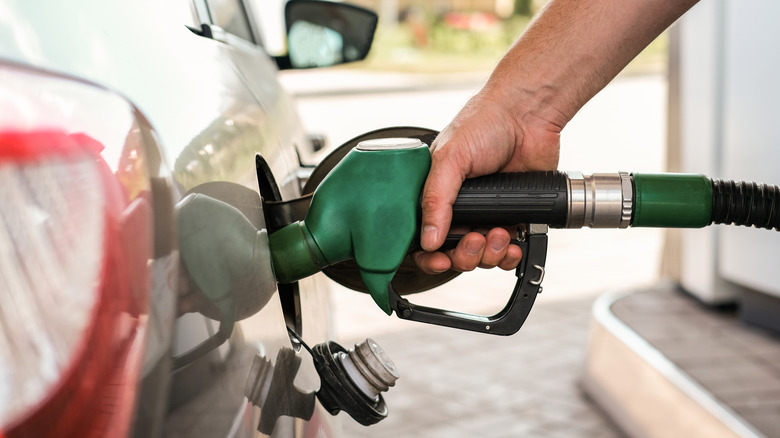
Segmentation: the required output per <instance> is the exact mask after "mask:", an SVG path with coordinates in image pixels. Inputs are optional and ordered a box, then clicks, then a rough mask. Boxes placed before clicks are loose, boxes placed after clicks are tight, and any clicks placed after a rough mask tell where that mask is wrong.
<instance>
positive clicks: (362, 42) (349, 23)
mask: <svg viewBox="0 0 780 438" xmlns="http://www.w3.org/2000/svg"><path fill="white" fill-rule="evenodd" d="M284 16H285V23H286V25H287V55H285V56H280V57H276V63H277V65H278V66H279V69H282V70H284V69H298V68H300V69H303V68H317V67H329V66H333V65H339V64H346V63H348V62H354V61H360V60H362V59H365V57H366V55H368V51H369V49H370V48H371V42H372V41H373V39H374V31H375V30H376V26H377V22H378V17H377V15H376V14H375V13H374V12H373V11H370V10H368V9H365V8H361V7H359V6H354V5H350V4H346V3H334V2H330V1H322V0H293V1H290V2H288V3H287V4H286V6H285V10H284Z"/></svg>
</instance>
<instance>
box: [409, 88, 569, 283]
mask: <svg viewBox="0 0 780 438" xmlns="http://www.w3.org/2000/svg"><path fill="white" fill-rule="evenodd" d="M499 96H501V95H500V94H499ZM501 97H503V98H504V99H506V97H505V96H501ZM513 108H517V105H513ZM561 129H562V126H560V125H558V124H555V123H552V122H549V121H546V120H543V119H541V118H539V117H536V116H534V115H533V114H532V113H528V114H527V115H525V116H520V117H518V115H517V114H514V113H513V111H512V110H510V105H508V104H507V103H504V102H503V101H502V100H501V99H500V98H495V97H494V96H492V95H491V91H490V90H489V89H488V88H487V87H486V88H485V89H483V90H482V92H480V93H479V94H477V95H476V96H475V97H473V98H472V99H471V100H470V101H469V102H468V103H467V104H466V106H464V108H463V109H462V110H461V111H460V113H459V114H458V115H457V116H456V117H455V119H454V120H453V121H452V122H451V123H450V124H449V126H447V127H446V128H445V129H444V130H443V131H442V132H441V133H440V134H439V135H438V136H437V138H436V140H435V141H434V142H433V145H432V146H431V154H432V164H431V170H430V173H429V174H428V179H427V181H426V183H425V187H424V188H423V195H422V226H421V233H422V234H421V236H420V243H421V246H422V247H423V249H424V250H425V251H421V252H418V253H416V254H414V259H415V262H416V263H417V265H418V266H419V267H420V268H421V269H422V270H423V271H425V272H428V273H439V272H444V271H446V270H448V269H454V270H458V271H470V270H473V269H475V268H476V267H477V266H479V267H483V268H493V267H496V266H498V267H500V268H502V269H505V270H509V269H513V268H514V267H516V266H517V264H518V263H519V262H520V259H521V257H522V254H521V251H520V248H519V247H517V246H515V245H510V244H509V241H510V235H509V232H508V231H507V230H505V229H503V228H495V229H492V230H490V231H488V232H487V233H486V234H484V235H483V234H482V233H477V232H470V233H468V234H466V235H465V236H464V237H463V239H461V241H460V243H458V246H457V247H456V248H455V249H454V250H450V251H447V253H443V252H438V251H436V250H437V249H438V248H439V247H440V246H441V245H442V243H444V239H445V237H446V235H447V233H448V230H449V228H450V222H451V220H452V204H453V202H454V201H455V198H456V197H457V195H458V190H459V189H460V186H461V184H462V183H463V181H464V180H465V179H466V178H473V177H477V176H481V175H487V174H491V173H496V172H513V171H514V172H519V171H530V170H553V169H555V168H557V165H558V156H559V151H560V131H561Z"/></svg>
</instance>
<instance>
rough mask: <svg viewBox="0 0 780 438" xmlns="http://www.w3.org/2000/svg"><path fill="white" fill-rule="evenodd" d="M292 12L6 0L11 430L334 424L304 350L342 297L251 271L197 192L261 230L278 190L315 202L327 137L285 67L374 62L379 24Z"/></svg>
mask: <svg viewBox="0 0 780 438" xmlns="http://www.w3.org/2000/svg"><path fill="white" fill-rule="evenodd" d="M271 6H273V4H272V5H271ZM276 6H280V5H279V4H276ZM285 9H286V14H284V21H282V16H283V14H282V11H279V10H274V9H273V8H270V7H269V4H268V3H264V2H260V1H255V0H174V1H167V2H158V1H151V0H136V1H132V2H106V1H102V0H74V1H69V2H57V1H48V2H31V1H27V0H2V1H0V22H1V23H0V187H1V188H0V436H3V437H8V438H12V437H27V436H31V437H32V436H34V437H48V436H79V437H93V436H111V437H118V436H128V435H133V436H139V437H153V436H182V437H200V436H208V437H211V436H236V437H241V436H255V435H260V436H296V437H301V436H304V437H314V436H317V437H320V436H333V435H335V434H337V433H338V426H337V424H335V423H334V422H333V418H334V417H333V416H332V415H331V413H330V412H329V411H331V412H332V411H333V409H326V408H324V407H323V406H322V404H321V403H320V402H319V401H318V400H317V397H316V395H315V394H316V392H317V391H318V390H319V388H320V378H319V376H318V375H317V372H316V371H315V367H314V365H313V363H312V360H311V357H310V356H309V355H308V353H307V352H306V351H305V349H302V348H301V342H302V341H301V340H305V342H308V343H309V344H316V343H322V342H325V341H327V340H328V339H329V332H328V329H329V320H328V317H329V308H328V295H327V290H326V289H324V288H322V285H321V284H320V283H319V280H316V279H307V280H304V281H301V282H300V283H297V284H292V285H284V286H282V287H277V285H276V283H275V281H274V279H273V275H272V273H271V271H270V270H269V263H270V262H269V261H268V260H263V259H262V257H260V259H258V260H256V261H257V262H258V265H257V269H252V270H251V271H252V272H251V273H249V274H247V275H249V277H251V278H244V277H242V273H240V272H233V271H234V270H235V269H237V268H236V267H235V265H233V264H231V257H232V256H231V254H232V252H231V251H230V248H227V249H226V248H224V247H223V248H221V249H218V250H213V249H209V247H207V246H199V243H198V242H201V240H200V239H201V238H202V237H203V235H204V232H203V230H204V228H205V229H207V230H208V229H209V228H208V227H209V226H210V222H213V221H214V220H217V219H218V218H215V217H213V216H209V215H206V214H197V212H198V211H202V210H198V208H200V207H199V205H200V204H198V203H197V202H189V201H191V200H193V199H200V200H203V199H205V200H214V201H216V202H218V203H220V204H219V205H222V206H223V207H224V205H228V206H230V207H231V208H236V209H238V210H240V211H241V212H242V213H243V216H244V217H245V218H246V220H247V221H248V222H247V223H248V224H250V225H248V226H249V227H251V228H247V229H249V230H251V231H252V232H253V233H254V234H253V236H256V237H257V238H258V239H260V238H262V236H263V235H264V234H263V233H267V231H268V228H269V227H271V226H272V224H267V222H266V215H265V214H264V211H263V201H265V202H279V201H283V200H285V199H289V198H295V197H298V196H300V193H301V186H302V185H301V179H300V178H301V175H302V170H305V168H304V167H303V165H302V164H301V158H300V157H301V156H302V155H303V156H305V155H307V154H308V152H309V149H310V148H311V147H312V145H311V140H310V138H309V137H308V136H307V135H306V134H305V133H304V132H303V131H302V129H301V124H300V122H299V120H298V117H297V115H296V113H295V108H294V106H293V102H292V101H291V100H290V98H289V97H288V96H287V95H286V94H285V92H284V90H283V89H282V88H281V87H280V85H279V83H278V82H277V79H276V77H277V74H278V71H279V69H280V68H311V67H318V66H326V65H333V64H339V63H345V62H350V61H356V60H359V59H362V58H363V57H365V56H366V53H367V51H368V49H369V47H370V44H371V39H372V37H373V32H374V29H375V26H376V21H377V20H376V15H374V14H373V13H371V12H369V11H366V10H364V9H360V8H356V7H351V6H349V5H345V4H340V3H328V2H318V1H292V2H290V3H288V4H287V6H286V8H285ZM274 22H278V23H283V24H284V26H280V28H281V29H286V31H287V34H288V39H287V47H288V51H287V52H286V53H284V54H283V55H280V56H272V55H271V54H269V53H268V52H267V50H266V49H265V48H264V45H263V38H262V32H261V30H262V29H261V28H260V25H261V24H266V25H267V23H274ZM303 173H304V174H305V172H303ZM261 198H262V200H261ZM209 202H210V201H209ZM193 208H194V211H195V212H196V213H193ZM247 223H243V224H240V226H247ZM236 226H237V227H239V228H240V226H239V225H236ZM205 234H206V235H207V237H214V236H215V235H213V234H211V233H210V232H208V231H207V232H206V233H205ZM212 240H213V239H212ZM193 242H195V243H193ZM261 243H262V242H261ZM261 246H262V245H261ZM220 251H222V252H220ZM261 255H262V254H261ZM265 256H266V258H267V253H265ZM220 269H221V271H220ZM212 271H215V272H216V274H214V272H212ZM226 272H227V274H226ZM214 275H217V276H219V275H223V276H224V275H227V276H226V277H224V278H216V277H214ZM240 320H243V321H246V324H245V327H246V329H245V330H243V331H242V330H241V324H242V323H239V322H238V321H240Z"/></svg>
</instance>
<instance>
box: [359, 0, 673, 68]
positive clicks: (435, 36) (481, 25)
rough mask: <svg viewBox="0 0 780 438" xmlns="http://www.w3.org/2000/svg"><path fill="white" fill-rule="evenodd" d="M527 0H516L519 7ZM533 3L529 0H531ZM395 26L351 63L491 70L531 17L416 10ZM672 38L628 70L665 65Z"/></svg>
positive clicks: (652, 48) (648, 51) (653, 46)
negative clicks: (489, 17) (473, 16)
mask: <svg viewBox="0 0 780 438" xmlns="http://www.w3.org/2000/svg"><path fill="white" fill-rule="evenodd" d="M521 3H523V2H522V1H520V0H518V1H517V2H516V4H515V7H516V9H515V10H516V11H517V9H518V8H520V7H522V5H521ZM529 3H530V2H529ZM403 18H404V19H403V21H400V22H399V23H398V24H397V25H395V26H393V27H391V28H380V29H379V31H378V32H377V36H376V38H375V40H374V45H373V47H372V49H371V53H370V54H369V56H368V58H367V60H366V61H364V62H361V63H357V64H353V65H352V67H350V68H360V69H368V70H383V71H401V72H409V73H448V72H475V71H485V72H489V71H490V70H492V69H493V67H495V65H496V63H497V62H498V60H499V59H500V58H501V56H502V55H503V54H504V53H506V51H507V49H508V48H509V46H510V45H511V44H512V42H514V40H515V39H517V37H518V36H519V35H520V34H521V33H522V32H523V31H524V30H525V28H526V27H527V26H528V24H529V22H530V21H531V18H530V17H529V16H524V15H520V14H515V15H513V16H511V17H510V18H507V19H503V20H502V19H498V18H495V17H494V18H493V19H492V20H475V22H470V23H468V24H466V25H463V22H462V21H464V20H465V21H466V22H468V20H467V18H464V17H457V16H455V17H454V18H461V19H463V20H461V21H457V20H455V19H453V17H452V16H436V15H434V14H432V13H430V12H429V11H417V13H415V14H414V15H407V16H406V17H403ZM667 46H668V41H667V37H666V35H665V34H663V35H661V37H659V38H658V39H657V40H655V41H654V42H653V43H651V44H650V46H649V47H648V48H647V49H645V51H643V52H642V53H641V54H640V55H639V56H638V57H637V59H635V60H634V61H633V62H632V63H631V64H630V65H629V66H628V67H627V68H626V70H625V71H624V72H625V73H629V74H639V73H651V72H661V71H665V68H666V56H667Z"/></svg>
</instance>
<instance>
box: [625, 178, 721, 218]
mask: <svg viewBox="0 0 780 438" xmlns="http://www.w3.org/2000/svg"><path fill="white" fill-rule="evenodd" d="M633 177H634V194H635V204H634V217H633V220H632V222H631V226H634V227H661V228H702V227H706V226H707V225H709V224H710V222H711V220H712V182H711V181H710V179H709V178H707V177H706V176H704V175H694V174H681V173H667V174H636V173H635V174H633Z"/></svg>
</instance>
